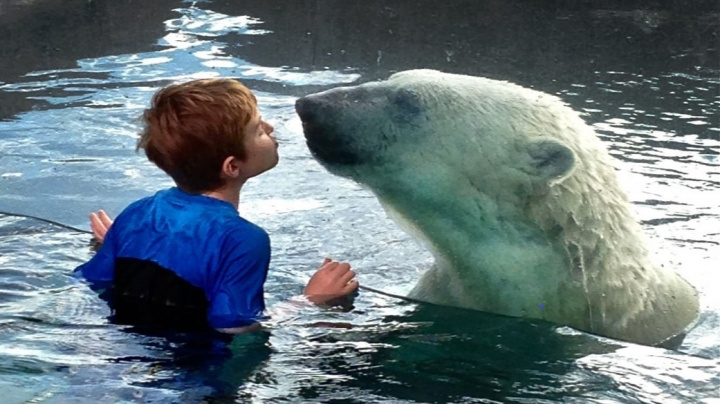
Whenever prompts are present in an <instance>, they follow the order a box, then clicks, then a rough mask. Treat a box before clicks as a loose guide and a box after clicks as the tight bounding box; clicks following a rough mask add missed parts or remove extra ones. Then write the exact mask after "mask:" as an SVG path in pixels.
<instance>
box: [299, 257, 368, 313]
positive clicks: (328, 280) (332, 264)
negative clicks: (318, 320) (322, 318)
mask: <svg viewBox="0 0 720 404" xmlns="http://www.w3.org/2000/svg"><path fill="white" fill-rule="evenodd" d="M359 286H360V285H359V283H358V281H357V280H356V279H355V271H353V270H352V269H350V264H348V263H347V262H337V261H333V260H332V259H330V258H325V261H324V262H323V265H322V266H321V267H320V269H318V270H317V272H315V274H314V275H313V276H312V277H311V278H310V281H309V282H308V284H307V286H306V287H305V290H304V291H303V294H304V295H305V296H306V297H307V298H308V300H310V301H311V302H313V303H315V304H317V305H328V306H337V305H340V306H343V307H345V308H348V306H352V296H351V295H352V294H353V293H354V292H355V291H356V290H357V289H358V287H359Z"/></svg>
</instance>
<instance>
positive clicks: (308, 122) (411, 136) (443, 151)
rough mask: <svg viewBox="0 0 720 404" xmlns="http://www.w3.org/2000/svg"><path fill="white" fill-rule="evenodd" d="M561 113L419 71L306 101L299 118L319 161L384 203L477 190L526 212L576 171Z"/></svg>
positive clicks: (546, 99)
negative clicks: (532, 198)
mask: <svg viewBox="0 0 720 404" xmlns="http://www.w3.org/2000/svg"><path fill="white" fill-rule="evenodd" d="M529 105H530V106H534V107H531V110H528V106H529ZM556 105H557V99H556V98H554V97H552V96H548V95H546V94H542V93H539V92H535V91H532V90H527V89H524V88H521V87H519V86H516V85H513V84H510V83H507V82H501V81H495V80H488V79H484V78H478V77H468V76H459V75H452V74H445V73H441V72H437V71H432V70H412V71H406V72H401V73H397V74H395V75H393V76H391V77H390V78H389V79H388V80H387V81H383V82H372V83H366V84H363V85H359V86H354V87H339V88H335V89H332V90H328V91H325V92H322V93H317V94H312V95H309V96H306V97H303V98H300V99H299V100H298V101H297V103H296V109H297V112H298V114H299V115H300V118H301V119H302V122H303V129H304V132H305V136H306V139H307V144H308V147H309V148H310V150H311V151H312V153H313V154H314V156H315V157H316V158H317V159H318V160H319V161H320V162H321V163H322V164H323V165H324V166H325V167H326V168H327V169H328V170H329V171H331V172H333V173H335V174H338V175H341V176H345V177H349V178H352V179H354V180H356V181H358V182H360V183H363V184H365V185H367V186H369V187H370V188H371V189H373V190H374V191H375V192H376V193H378V195H379V196H380V197H381V199H383V196H392V195H393V194H396V193H397V192H406V191H407V189H408V188H412V189H413V195H414V198H415V199H416V202H421V203H422V202H426V203H427V202H431V201H429V200H428V199H433V198H435V197H437V196H438V195H439V194H440V195H442V192H453V193H461V194H465V193H467V192H469V190H475V191H477V192H478V193H480V194H481V195H483V196H484V197H486V198H490V199H492V200H495V201H496V202H502V203H505V204H507V203H514V204H521V203H522V199H523V198H524V197H527V196H528V195H531V194H532V193H534V192H537V191H538V190H539V189H543V188H546V187H547V186H548V185H550V184H552V183H555V182H558V181H561V180H562V179H563V178H565V177H567V176H568V175H570V174H571V173H572V171H573V169H574V167H575V161H576V157H575V153H574V151H573V150H572V148H571V145H569V144H568V139H566V138H564V136H563V133H562V129H563V128H562V126H563V125H564V124H565V123H564V122H563V121H562V116H563V115H562V114H558V113H557V107H556ZM548 122H550V124H548ZM422 189H427V190H432V192H423V191H422ZM442 198H443V200H444V201H447V194H445V195H442ZM391 199H392V198H391Z"/></svg>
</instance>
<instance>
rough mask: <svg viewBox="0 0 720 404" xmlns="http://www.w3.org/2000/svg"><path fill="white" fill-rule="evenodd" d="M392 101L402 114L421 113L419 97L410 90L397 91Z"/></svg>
mask: <svg viewBox="0 0 720 404" xmlns="http://www.w3.org/2000/svg"><path fill="white" fill-rule="evenodd" d="M392 101H393V103H394V104H395V105H396V106H397V107H398V109H399V110H400V112H402V113H403V114H410V115H417V114H419V113H420V112H421V111H422V107H421V104H420V96H419V95H418V94H417V93H416V92H414V91H412V90H408V89H404V88H403V89H400V90H398V91H397V92H396V93H395V94H394V95H393V100H392Z"/></svg>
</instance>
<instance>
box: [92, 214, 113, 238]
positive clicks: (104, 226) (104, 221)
mask: <svg viewBox="0 0 720 404" xmlns="http://www.w3.org/2000/svg"><path fill="white" fill-rule="evenodd" d="M112 223H113V221H112V219H110V216H108V214H107V213H105V211H104V210H99V211H97V212H93V213H91V214H90V229H92V232H93V235H94V236H95V241H97V243H98V244H102V242H103V240H105V234H107V231H108V229H109V228H110V226H111V225H112Z"/></svg>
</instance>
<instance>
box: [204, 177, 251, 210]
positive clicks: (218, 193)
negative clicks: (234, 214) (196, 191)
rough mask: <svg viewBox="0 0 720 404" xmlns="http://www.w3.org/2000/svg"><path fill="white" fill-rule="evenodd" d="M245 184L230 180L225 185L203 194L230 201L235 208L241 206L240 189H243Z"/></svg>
mask: <svg viewBox="0 0 720 404" xmlns="http://www.w3.org/2000/svg"><path fill="white" fill-rule="evenodd" d="M244 184H245V182H244V181H243V182H237V183H233V182H228V183H227V184H225V185H224V186H223V187H221V188H218V189H215V190H212V191H207V192H203V193H202V194H203V195H205V196H209V197H211V198H216V199H220V200H221V201H225V202H228V203H230V204H232V205H233V206H234V207H235V209H238V207H239V206H240V190H241V189H242V186H243V185H244Z"/></svg>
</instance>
